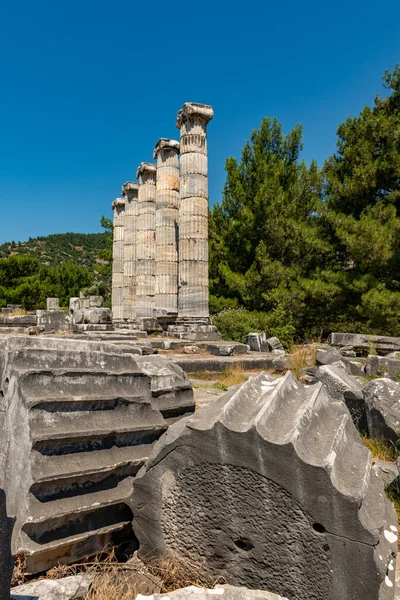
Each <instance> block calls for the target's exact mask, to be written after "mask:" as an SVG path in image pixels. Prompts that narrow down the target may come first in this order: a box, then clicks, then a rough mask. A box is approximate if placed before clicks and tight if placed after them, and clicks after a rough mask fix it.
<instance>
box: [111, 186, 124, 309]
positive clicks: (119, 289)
mask: <svg viewBox="0 0 400 600" xmlns="http://www.w3.org/2000/svg"><path fill="white" fill-rule="evenodd" d="M111 206H112V208H113V210H114V232H113V260H112V295H111V304H112V314H113V321H122V319H123V294H124V214H125V200H124V199H123V198H116V199H115V200H114V202H113V203H112V205H111Z"/></svg>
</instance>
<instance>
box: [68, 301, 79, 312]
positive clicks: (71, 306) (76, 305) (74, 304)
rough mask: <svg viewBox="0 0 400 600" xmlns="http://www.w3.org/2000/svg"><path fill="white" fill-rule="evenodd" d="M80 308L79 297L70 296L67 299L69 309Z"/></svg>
mask: <svg viewBox="0 0 400 600" xmlns="http://www.w3.org/2000/svg"><path fill="white" fill-rule="evenodd" d="M80 308H81V299H80V298H70V299H69V310H72V311H74V310H80Z"/></svg>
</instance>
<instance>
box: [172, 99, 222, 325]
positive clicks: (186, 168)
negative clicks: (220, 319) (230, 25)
mask: <svg viewBox="0 0 400 600" xmlns="http://www.w3.org/2000/svg"><path fill="white" fill-rule="evenodd" d="M213 116H214V112H213V109H212V107H211V106H207V105H205V104H197V103H195V102H186V103H185V104H184V105H183V107H182V108H181V110H180V111H179V113H178V117H177V121H176V126H177V127H178V129H180V134H181V143H180V152H181V159H180V164H181V171H180V197H181V206H180V209H179V298H178V316H179V317H180V318H186V317H191V318H194V319H195V318H199V317H200V318H204V317H205V318H208V317H209V309H208V167H207V124H208V123H209V121H211V119H212V118H213ZM193 261H194V262H193Z"/></svg>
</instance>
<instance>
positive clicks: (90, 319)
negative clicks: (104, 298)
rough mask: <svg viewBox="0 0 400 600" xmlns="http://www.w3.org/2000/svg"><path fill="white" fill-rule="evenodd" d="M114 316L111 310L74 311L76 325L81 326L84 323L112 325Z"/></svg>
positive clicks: (88, 309)
mask: <svg viewBox="0 0 400 600" xmlns="http://www.w3.org/2000/svg"><path fill="white" fill-rule="evenodd" d="M112 316H113V315H112V313H111V310H110V309H109V308H83V309H80V310H75V311H74V313H73V321H74V324H75V325H80V324H82V323H90V324H92V325H99V324H102V323H103V324H105V323H111V322H112Z"/></svg>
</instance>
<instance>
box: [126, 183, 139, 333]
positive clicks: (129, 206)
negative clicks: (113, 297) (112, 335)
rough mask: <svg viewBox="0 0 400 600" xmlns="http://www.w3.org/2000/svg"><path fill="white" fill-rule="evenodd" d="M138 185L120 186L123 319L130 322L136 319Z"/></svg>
mask: <svg viewBox="0 0 400 600" xmlns="http://www.w3.org/2000/svg"><path fill="white" fill-rule="evenodd" d="M138 192H139V184H137V183H135V182H133V181H127V182H126V183H125V184H124V185H123V186H122V195H123V196H124V197H125V217H124V294H123V318H124V320H126V321H128V322H132V321H134V320H135V318H136V307H135V296H136V228H137V216H138Z"/></svg>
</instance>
